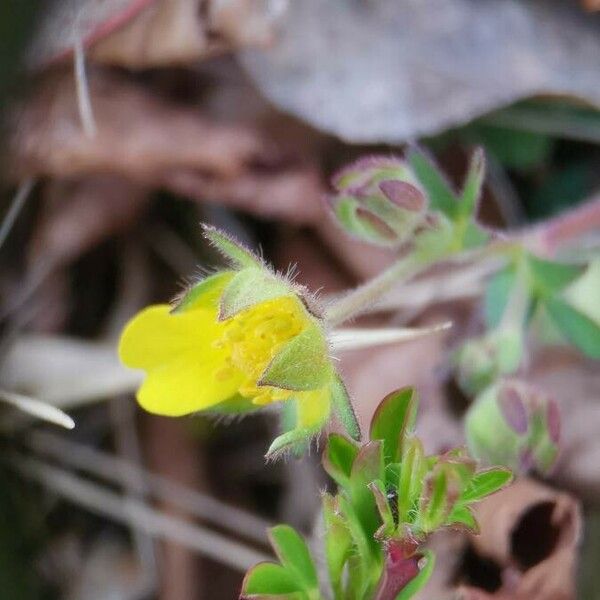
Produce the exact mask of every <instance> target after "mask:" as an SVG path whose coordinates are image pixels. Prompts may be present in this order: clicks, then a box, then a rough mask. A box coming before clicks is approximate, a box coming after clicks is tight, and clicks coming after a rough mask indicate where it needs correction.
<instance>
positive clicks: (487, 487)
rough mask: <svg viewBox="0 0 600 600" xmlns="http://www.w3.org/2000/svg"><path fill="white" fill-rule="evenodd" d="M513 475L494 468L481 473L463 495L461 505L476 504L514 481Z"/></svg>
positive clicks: (476, 475) (475, 476)
mask: <svg viewBox="0 0 600 600" xmlns="http://www.w3.org/2000/svg"><path fill="white" fill-rule="evenodd" d="M512 478H513V476H512V473H511V472H510V471H509V470H508V469H503V468H501V467H492V468H491V469H485V470H484V471H479V472H477V473H475V475H473V478H472V479H471V481H470V482H469V484H468V485H467V486H466V488H465V490H464V491H463V493H462V494H461V497H460V502H461V504H466V503H469V502H476V501H477V500H481V499H483V498H485V497H486V496H489V495H490V494H493V493H494V492H497V491H498V490H500V489H502V488H503V487H505V486H506V485H508V484H509V483H510V482H511V481H512Z"/></svg>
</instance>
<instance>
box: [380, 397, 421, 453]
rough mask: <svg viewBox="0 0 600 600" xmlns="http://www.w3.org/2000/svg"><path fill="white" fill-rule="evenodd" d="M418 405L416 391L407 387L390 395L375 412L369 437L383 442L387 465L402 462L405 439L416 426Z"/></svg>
mask: <svg viewBox="0 0 600 600" xmlns="http://www.w3.org/2000/svg"><path fill="white" fill-rule="evenodd" d="M418 404H419V397H418V394H417V393H416V391H415V389H414V388H411V387H406V388H402V389H400V390H396V391H395V392H392V393H391V394H388V395H387V396H386V397H385V398H384V399H383V400H382V401H381V402H380V403H379V406H378V407H377V409H376V410H375V414H374V415H373V418H372V420H371V430H370V432H369V437H370V439H371V440H382V442H383V453H384V460H385V462H386V464H387V463H392V462H399V461H400V459H401V457H402V450H403V446H404V439H405V437H406V435H407V434H408V433H410V432H411V431H412V430H413V427H414V424H415V419H416V416H417V408H418Z"/></svg>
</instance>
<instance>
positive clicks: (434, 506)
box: [417, 467, 450, 532]
mask: <svg viewBox="0 0 600 600" xmlns="http://www.w3.org/2000/svg"><path fill="white" fill-rule="evenodd" d="M448 479H449V471H448V469H445V468H440V467H438V468H436V469H435V470H434V471H432V472H431V473H429V475H428V476H427V478H426V480H425V493H424V494H423V496H422V497H421V500H420V502H419V517H418V519H417V522H418V526H419V527H420V528H421V529H422V530H423V531H425V532H431V531H434V530H435V529H437V528H438V527H441V525H442V524H443V523H444V521H445V520H446V518H447V517H448V514H449V512H450V506H449V505H450V498H449V493H448V492H449V489H448V488H449V481H448Z"/></svg>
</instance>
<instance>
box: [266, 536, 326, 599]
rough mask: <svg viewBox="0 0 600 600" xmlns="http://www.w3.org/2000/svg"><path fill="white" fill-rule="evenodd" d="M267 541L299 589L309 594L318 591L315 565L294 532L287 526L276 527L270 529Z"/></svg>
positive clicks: (304, 545) (300, 539) (306, 547)
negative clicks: (269, 541)
mask: <svg viewBox="0 0 600 600" xmlns="http://www.w3.org/2000/svg"><path fill="white" fill-rule="evenodd" d="M269 539H270V540H271V544H272V546H273V548H274V549H275V552H276V553H277V556H278V557H279V560H280V561H281V564H282V565H283V567H284V568H285V569H286V571H287V572H288V573H289V574H290V575H291V576H292V577H293V579H294V580H295V581H296V582H297V584H298V586H299V587H300V589H302V590H305V591H306V592H309V593H310V592H314V591H315V590H318V588H319V581H318V579H317V570H316V568H315V564H314V562H313V560H312V557H311V555H310V551H309V550H308V546H307V545H306V543H305V542H304V540H303V539H302V537H300V535H299V534H298V533H297V532H296V530H295V529H294V528H293V527H290V526H289V525H276V526H275V527H273V528H271V529H270V531H269Z"/></svg>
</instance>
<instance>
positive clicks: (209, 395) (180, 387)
mask: <svg viewBox="0 0 600 600" xmlns="http://www.w3.org/2000/svg"><path fill="white" fill-rule="evenodd" d="M220 354H221V353H219V352H213V353H212V354H211V357H210V360H208V361H207V360H200V359H199V358H198V357H197V356H195V355H193V354H191V353H188V354H185V355H184V356H180V357H179V358H178V359H177V360H174V361H172V362H171V363H169V364H166V365H164V366H162V367H160V368H157V369H154V370H152V371H151V372H150V373H149V374H148V376H147V378H146V380H145V381H144V383H143V385H142V387H141V388H140V389H139V391H138V393H137V399H138V402H139V403H140V405H141V406H142V408H144V409H145V410H147V411H148V412H151V413H156V414H160V415H166V416H170V417H177V416H181V415H186V414H189V413H193V412H197V411H199V410H204V409H206V408H209V407H211V406H214V405H215V404H218V403H220V402H223V401H224V400H227V399H228V398H230V397H231V396H233V395H234V394H235V393H236V391H237V389H238V387H239V386H240V384H241V381H242V378H243V376H242V375H241V374H239V373H232V374H230V376H229V377H227V378H221V377H219V370H220V369H222V368H224V364H225V363H224V361H223V360H219V355H220ZM220 358H221V359H222V356H221V357H220Z"/></svg>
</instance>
